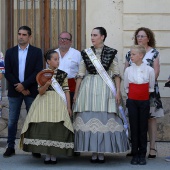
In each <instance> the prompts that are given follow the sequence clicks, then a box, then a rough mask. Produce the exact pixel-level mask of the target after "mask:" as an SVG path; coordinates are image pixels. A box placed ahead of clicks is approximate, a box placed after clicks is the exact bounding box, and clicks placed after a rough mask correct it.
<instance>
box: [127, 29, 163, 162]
mask: <svg viewBox="0 0 170 170" xmlns="http://www.w3.org/2000/svg"><path fill="white" fill-rule="evenodd" d="M134 44H135V45H143V46H144V47H145V49H146V55H145V56H144V58H143V62H144V63H146V64H147V65H149V66H151V67H152V68H153V69H154V71H155V80H156V81H155V88H154V92H153V93H151V94H150V118H149V121H148V134H149V141H150V151H149V155H148V158H150V159H152V158H156V152H157V151H156V148H155V141H156V133H157V123H156V119H157V118H158V117H162V116H164V111H163V107H162V102H161V100H160V94H159V87H158V82H157V78H158V76H159V72H160V63H159V52H158V51H157V49H156V48H155V45H156V41H155V36H154V33H153V32H152V31H151V30H150V29H149V28H145V27H141V28H138V29H137V30H136V31H135V33H134ZM131 64H132V61H131V60H130V51H129V52H128V53H127V54H126V62H125V68H126V67H128V66H130V65H131Z"/></svg>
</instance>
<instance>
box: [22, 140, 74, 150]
mask: <svg viewBox="0 0 170 170" xmlns="http://www.w3.org/2000/svg"><path fill="white" fill-rule="evenodd" d="M24 144H25V145H36V146H39V145H42V146H49V147H50V146H54V147H56V148H61V149H63V148H66V149H69V148H71V149H73V148H74V143H73V142H71V143H65V142H58V141H52V140H40V139H28V138H24Z"/></svg>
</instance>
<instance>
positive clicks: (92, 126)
mask: <svg viewBox="0 0 170 170" xmlns="http://www.w3.org/2000/svg"><path fill="white" fill-rule="evenodd" d="M73 127H74V130H76V131H78V130H81V131H83V132H87V131H91V132H92V133H96V132H101V133H106V132H112V133H114V132H116V131H119V132H122V131H123V130H124V128H123V126H122V125H120V124H119V123H117V122H116V121H115V119H113V118H111V119H109V120H108V122H107V124H106V125H104V124H103V123H102V122H101V121H100V120H99V119H96V118H93V119H90V120H89V121H88V122H87V123H84V122H83V120H82V118H81V117H77V118H76V119H75V122H74V123H73Z"/></svg>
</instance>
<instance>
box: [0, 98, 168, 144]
mask: <svg viewBox="0 0 170 170" xmlns="http://www.w3.org/2000/svg"><path fill="white" fill-rule="evenodd" d="M162 103H163V107H164V110H165V116H164V117H163V118H158V119H157V122H158V123H157V130H158V131H157V134H158V135H157V140H158V141H170V107H169V103H170V98H162ZM8 112H9V107H8V98H7V97H3V100H2V117H1V118H0V137H7V134H8V128H7V126H8ZM25 117H26V110H25V106H24V104H23V105H22V108H21V114H20V119H19V122H18V132H17V137H18V138H19V136H20V133H21V129H22V126H23V123H24V120H25Z"/></svg>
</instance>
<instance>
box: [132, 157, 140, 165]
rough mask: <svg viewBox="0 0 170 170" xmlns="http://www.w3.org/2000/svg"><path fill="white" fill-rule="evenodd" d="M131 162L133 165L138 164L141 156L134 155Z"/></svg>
mask: <svg viewBox="0 0 170 170" xmlns="http://www.w3.org/2000/svg"><path fill="white" fill-rule="evenodd" d="M130 163H131V164H132V165H137V164H138V163H139V158H138V157H133V158H132V160H131V162H130Z"/></svg>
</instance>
